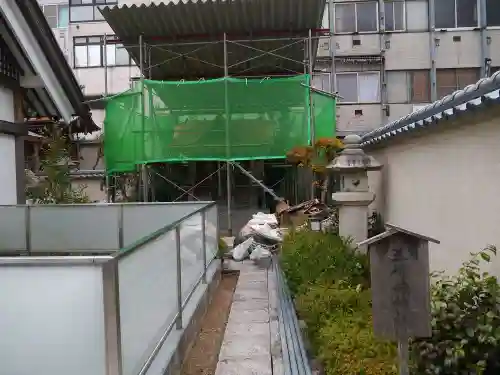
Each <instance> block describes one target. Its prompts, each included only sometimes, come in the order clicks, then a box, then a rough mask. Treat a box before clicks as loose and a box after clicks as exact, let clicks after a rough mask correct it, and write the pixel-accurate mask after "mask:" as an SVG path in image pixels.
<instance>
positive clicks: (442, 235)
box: [365, 106, 500, 275]
mask: <svg viewBox="0 0 500 375" xmlns="http://www.w3.org/2000/svg"><path fill="white" fill-rule="evenodd" d="M499 121H500V108H499V107H498V106H497V107H496V108H493V109H488V110H482V111H481V112H478V113H477V114H474V115H469V116H463V118H462V119H461V120H455V121H450V122H449V124H444V123H440V124H439V125H435V128H430V129H426V130H424V131H422V132H421V134H420V135H418V136H417V135H411V136H408V137H406V138H405V137H404V136H403V137H400V140H397V139H395V140H394V141H393V142H392V143H387V144H385V145H380V146H379V148H376V149H370V148H367V149H366V150H365V151H366V152H367V153H369V154H370V155H373V156H374V157H375V158H376V159H377V160H378V161H379V162H381V163H383V164H384V169H383V170H382V171H381V172H376V173H375V172H374V173H371V174H370V178H369V180H370V188H371V189H372V190H373V191H375V193H376V194H377V198H376V201H375V202H374V205H373V207H372V208H374V209H376V210H378V211H380V212H381V213H382V214H383V216H384V219H385V221H386V222H390V223H394V224H396V225H400V226H402V227H405V228H408V229H410V230H412V231H415V232H419V233H422V234H425V235H428V236H431V237H434V238H437V239H438V240H440V241H441V244H440V245H434V244H431V246H430V252H431V254H430V259H431V269H433V270H447V271H452V272H453V271H456V270H457V269H458V267H460V265H461V263H462V262H463V261H464V260H467V259H468V257H469V253H470V252H475V251H479V250H481V249H482V248H484V247H485V246H487V245H489V244H493V245H497V246H499V249H500V230H499V228H500V226H499V225H500V193H499V192H500V150H499V147H498V145H499V144H500V126H498V123H499ZM436 129H439V130H436ZM491 270H492V271H494V273H495V274H497V275H500V255H499V257H498V259H496V261H495V262H494V263H492V269H491Z"/></svg>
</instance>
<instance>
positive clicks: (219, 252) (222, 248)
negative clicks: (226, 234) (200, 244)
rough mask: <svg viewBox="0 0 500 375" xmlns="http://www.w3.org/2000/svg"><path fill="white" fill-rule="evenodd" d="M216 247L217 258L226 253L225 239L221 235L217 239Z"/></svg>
mask: <svg viewBox="0 0 500 375" xmlns="http://www.w3.org/2000/svg"><path fill="white" fill-rule="evenodd" d="M218 244H219V245H218V248H217V258H219V259H222V258H223V257H224V255H225V254H226V253H227V250H228V246H227V243H226V241H224V240H223V239H222V238H221V237H219V240H218Z"/></svg>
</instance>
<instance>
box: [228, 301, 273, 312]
mask: <svg viewBox="0 0 500 375" xmlns="http://www.w3.org/2000/svg"><path fill="white" fill-rule="evenodd" d="M268 307H269V302H268V301H267V300H266V299H256V300H253V301H252V300H245V301H234V302H233V304H232V306H231V309H232V310H234V311H238V310H245V311H252V310H263V309H267V308H268Z"/></svg>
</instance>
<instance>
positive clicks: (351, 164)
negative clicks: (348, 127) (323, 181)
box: [327, 134, 382, 173]
mask: <svg viewBox="0 0 500 375" xmlns="http://www.w3.org/2000/svg"><path fill="white" fill-rule="evenodd" d="M343 142H344V145H345V148H344V150H342V152H341V153H340V154H339V155H338V156H337V157H336V158H335V159H333V160H332V162H331V163H330V164H329V165H328V166H327V169H330V170H332V171H336V172H344V173H345V172H350V171H351V172H359V171H378V170H380V169H381V168H382V164H380V163H379V162H378V161H376V160H375V159H374V158H373V157H371V156H369V155H366V154H365V152H364V151H363V149H362V148H361V137H360V136H359V135H355V134H350V135H348V136H346V137H345V138H344V140H343Z"/></svg>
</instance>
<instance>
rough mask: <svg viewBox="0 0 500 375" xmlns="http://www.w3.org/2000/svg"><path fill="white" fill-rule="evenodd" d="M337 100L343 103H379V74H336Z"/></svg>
mask: <svg viewBox="0 0 500 375" xmlns="http://www.w3.org/2000/svg"><path fill="white" fill-rule="evenodd" d="M336 79H337V88H338V91H339V95H340V96H341V97H342V98H340V99H339V101H340V102H343V103H377V102H380V73H379V72H358V73H337V74H336Z"/></svg>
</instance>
